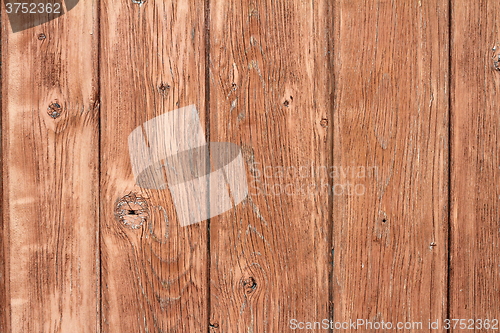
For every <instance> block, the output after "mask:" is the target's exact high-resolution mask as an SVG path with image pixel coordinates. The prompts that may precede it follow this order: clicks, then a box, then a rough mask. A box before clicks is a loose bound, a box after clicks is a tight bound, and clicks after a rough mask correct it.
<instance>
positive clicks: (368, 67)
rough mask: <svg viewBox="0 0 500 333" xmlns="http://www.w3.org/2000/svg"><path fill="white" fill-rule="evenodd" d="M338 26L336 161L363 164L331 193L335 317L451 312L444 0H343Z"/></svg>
mask: <svg viewBox="0 0 500 333" xmlns="http://www.w3.org/2000/svg"><path fill="white" fill-rule="evenodd" d="M335 31H336V33H335V38H334V44H335V46H336V48H335V49H336V51H335V54H334V58H335V61H334V64H335V66H334V77H335V118H334V121H333V125H334V153H333V156H334V157H333V160H334V165H335V166H337V167H339V168H344V170H349V169H347V168H349V167H351V168H352V167H355V168H361V169H365V173H364V174H363V173H361V174H358V173H353V174H352V173H350V172H347V173H346V175H345V176H339V177H338V179H337V180H336V183H339V184H347V183H352V184H353V186H355V185H356V184H360V185H359V187H358V192H356V191H354V193H352V195H349V193H345V192H341V191H340V190H339V192H338V195H336V196H335V199H334V213H333V223H334V231H333V237H334V249H335V255H334V262H335V268H334V285H333V290H334V302H335V304H334V308H335V311H334V318H335V321H340V322H343V321H349V320H356V319H364V320H370V321H372V322H378V323H380V322H382V321H384V322H392V323H393V324H394V325H396V323H397V322H407V321H410V322H422V325H423V329H428V320H429V319H432V320H435V319H438V318H440V319H442V318H445V317H446V310H447V308H446V307H447V293H446V283H447V227H448V220H447V209H448V206H447V204H448V194H447V193H448V187H447V186H448V185H447V179H448V178H447V177H448V75H449V74H450V73H449V71H448V63H449V62H448V52H449V48H448V31H449V29H448V6H447V1H438V0H436V1H385V0H380V1H350V0H339V1H337V2H336V6H335ZM415 325H417V326H413V327H412V328H411V329H407V330H405V332H410V331H411V332H417V331H421V330H419V329H418V324H415ZM362 328H364V329H366V330H369V327H368V326H359V329H362Z"/></svg>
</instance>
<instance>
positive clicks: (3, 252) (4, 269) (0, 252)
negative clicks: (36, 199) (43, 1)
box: [0, 12, 10, 332]
mask: <svg viewBox="0 0 500 333" xmlns="http://www.w3.org/2000/svg"><path fill="white" fill-rule="evenodd" d="M2 14H3V13H1V12H0V30H1V31H0V108H1V109H2V112H1V114H0V218H1V219H2V222H1V225H0V231H1V234H0V292H1V294H2V295H3V296H2V297H1V298H0V311H1V312H2V314H1V317H0V331H3V330H5V331H6V332H8V331H9V321H10V320H9V317H10V306H9V298H10V297H9V286H8V283H9V274H8V256H7V251H8V245H7V244H8V241H9V236H8V235H7V232H8V229H9V228H6V226H5V223H6V221H8V220H7V219H6V218H5V211H6V210H5V201H4V186H3V183H4V181H3V179H4V169H3V168H4V156H3V152H4V149H3V142H4V141H3V123H4V121H3V120H4V119H3V116H4V114H5V112H4V108H3V67H4V66H3V62H2V46H3V41H4V40H5V39H4V38H3V37H4V29H3V19H2Z"/></svg>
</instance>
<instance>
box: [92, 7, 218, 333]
mask: <svg viewBox="0 0 500 333" xmlns="http://www.w3.org/2000/svg"><path fill="white" fill-rule="evenodd" d="M100 22H101V32H102V34H101V45H100V48H101V85H102V88H103V89H102V90H101V98H102V105H101V110H102V111H101V166H102V169H101V172H102V178H101V191H102V192H101V221H102V223H101V239H102V243H101V246H102V249H101V262H102V330H103V331H104V332H204V331H206V330H207V321H208V318H207V304H208V301H207V297H208V293H207V256H208V253H207V246H208V240H207V224H206V222H203V223H199V224H194V225H191V226H188V227H185V228H181V227H180V225H179V221H178V219H177V218H176V211H175V209H174V206H173V203H172V198H171V197H170V194H169V191H168V190H146V189H142V188H140V187H139V186H137V185H136V184H135V180H134V175H133V174H132V167H131V160H130V156H129V147H128V135H129V134H130V133H131V131H132V130H134V129H135V128H136V127H138V126H141V125H142V124H143V123H144V122H145V121H148V120H150V119H152V118H155V117H157V116H159V115H161V114H164V113H167V112H169V111H172V110H174V109H178V108H180V107H185V106H188V105H191V104H195V105H196V107H197V109H198V111H199V114H200V119H205V106H206V105H205V101H204V100H205V32H204V6H203V3H202V2H201V3H200V1H192V0H181V1H177V0H171V1H170V0H169V1H146V2H145V3H143V4H136V3H133V2H132V1H126V2H119V3H111V2H109V3H102V9H101V20H100ZM157 130H158V133H161V132H162V131H165V128H158V129H157ZM148 139H151V138H148ZM130 193H132V196H133V195H135V196H136V197H141V198H144V200H146V201H147V203H148V209H149V213H148V218H147V220H146V221H145V222H144V224H143V225H142V226H141V227H139V228H137V229H131V228H130V227H129V226H127V225H125V224H123V223H122V222H120V221H118V220H116V218H115V208H116V204H117V201H118V200H120V198H123V196H125V195H128V194H130ZM135 201H137V200H133V201H132V202H135Z"/></svg>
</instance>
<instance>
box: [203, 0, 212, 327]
mask: <svg viewBox="0 0 500 333" xmlns="http://www.w3.org/2000/svg"><path fill="white" fill-rule="evenodd" d="M203 5H204V10H203V12H204V16H205V17H204V22H203V23H204V31H203V33H204V36H205V50H204V51H205V136H206V141H207V147H208V152H209V153H208V154H209V155H208V158H209V160H210V0H204V3H203ZM209 165H210V164H209ZM209 172H211V169H209ZM208 193H210V183H208ZM207 200H210V199H209V198H207ZM208 207H210V205H208ZM206 232H207V234H206V235H207V254H206V263H207V267H206V270H207V282H206V283H207V296H206V300H207V308H206V309H207V310H206V311H207V332H208V333H210V332H211V330H210V328H211V323H210V321H211V314H212V305H211V302H210V299H211V292H210V279H211V268H212V267H211V254H210V218H208V219H207V231H206Z"/></svg>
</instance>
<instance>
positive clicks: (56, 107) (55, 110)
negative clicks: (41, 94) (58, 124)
mask: <svg viewBox="0 0 500 333" xmlns="http://www.w3.org/2000/svg"><path fill="white" fill-rule="evenodd" d="M61 111H62V107H61V105H60V104H59V103H57V101H56V102H52V103H50V104H49V107H48V108H47V114H48V115H49V116H50V117H51V118H52V119H56V118H59V116H60V115H61Z"/></svg>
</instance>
